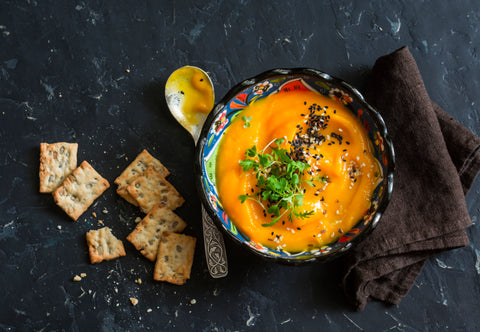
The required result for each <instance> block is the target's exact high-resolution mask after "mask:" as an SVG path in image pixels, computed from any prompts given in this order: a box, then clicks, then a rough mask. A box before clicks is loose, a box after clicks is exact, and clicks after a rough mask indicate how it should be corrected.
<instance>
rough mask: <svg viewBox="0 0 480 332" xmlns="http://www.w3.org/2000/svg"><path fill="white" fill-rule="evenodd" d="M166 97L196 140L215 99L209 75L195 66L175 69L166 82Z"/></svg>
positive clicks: (180, 121)
mask: <svg viewBox="0 0 480 332" xmlns="http://www.w3.org/2000/svg"><path fill="white" fill-rule="evenodd" d="M165 98H166V101H167V105H168V107H169V109H170V112H171V113H172V115H173V116H174V117H175V118H176V119H177V121H178V122H179V123H180V124H181V125H182V126H183V127H184V128H185V129H186V130H188V131H189V132H190V134H191V135H192V136H193V138H194V140H195V142H196V141H197V140H198V136H199V135H200V131H201V128H202V126H203V123H204V122H205V119H206V117H207V115H208V113H210V111H211V110H212V108H213V105H214V101H215V97H214V92H213V84H212V82H211V80H210V78H209V77H208V75H207V74H206V73H205V72H204V71H203V70H201V69H200V68H198V67H193V66H185V67H181V68H179V69H177V70H175V71H174V72H173V73H172V74H171V75H170V77H169V78H168V80H167V83H166V84H165Z"/></svg>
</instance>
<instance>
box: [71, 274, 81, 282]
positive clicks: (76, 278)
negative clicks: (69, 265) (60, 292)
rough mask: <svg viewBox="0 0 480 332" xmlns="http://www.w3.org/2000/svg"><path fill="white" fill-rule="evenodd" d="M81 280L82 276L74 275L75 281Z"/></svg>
mask: <svg viewBox="0 0 480 332" xmlns="http://www.w3.org/2000/svg"><path fill="white" fill-rule="evenodd" d="M80 280H82V277H80V276H79V275H78V274H77V275H76V276H75V277H73V281H80Z"/></svg>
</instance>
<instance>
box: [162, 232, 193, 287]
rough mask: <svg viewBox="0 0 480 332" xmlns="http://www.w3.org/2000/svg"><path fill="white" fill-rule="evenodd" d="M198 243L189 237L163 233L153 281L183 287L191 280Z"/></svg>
mask: <svg viewBox="0 0 480 332" xmlns="http://www.w3.org/2000/svg"><path fill="white" fill-rule="evenodd" d="M196 241H197V239H196V238H194V237H191V236H188V235H184V234H177V233H172V232H163V235H162V239H161V240H160V244H159V246H158V255H157V262H156V263H155V270H154V273H153V279H155V280H158V281H167V282H169V283H172V284H176V285H183V284H184V283H185V282H186V281H187V279H190V271H191V269H192V263H193V254H194V252H195V243H196Z"/></svg>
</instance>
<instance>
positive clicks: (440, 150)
mask: <svg viewBox="0 0 480 332" xmlns="http://www.w3.org/2000/svg"><path fill="white" fill-rule="evenodd" d="M366 99H367V101H368V102H369V103H370V104H371V105H372V106H374V107H375V108H376V109H377V110H378V111H379V112H380V113H381V114H382V117H383V119H384V120H385V122H386V125H387V128H388V132H389V134H390V136H391V138H392V141H393V145H394V149H395V158H396V168H395V175H394V185H393V194H392V199H391V201H390V204H389V206H388V208H387V210H386V211H385V213H384V215H383V217H382V219H381V220H380V222H379V225H378V226H377V228H376V229H375V230H374V231H373V232H372V233H371V234H370V235H369V236H368V237H367V238H366V239H365V240H364V241H362V242H361V243H359V244H358V245H357V246H355V247H354V248H352V249H351V251H349V252H348V253H347V254H346V255H345V256H344V257H343V262H342V263H343V266H344V267H345V271H344V274H343V277H344V279H343V286H344V290H345V293H346V294H347V297H348V298H349V300H351V302H352V303H353V304H354V305H355V307H356V309H358V310H362V309H363V308H364V307H365V305H366V303H367V301H369V300H372V299H375V300H380V301H384V302H387V303H391V304H398V303H399V302H400V301H401V299H402V298H403V297H404V296H405V295H406V294H407V292H408V291H409V290H410V288H411V287H412V286H413V283H414V282H415V279H416V278H417V276H418V274H419V273H420V271H421V269H422V267H423V265H424V263H425V261H426V260H427V259H428V258H429V257H430V256H432V255H434V254H436V253H439V252H442V251H445V250H449V249H453V248H458V247H462V246H466V245H468V243H469V240H468V236H467V234H466V231H465V228H466V227H468V226H470V225H471V220H470V216H469V214H468V211H467V206H466V203H465V194H466V193H467V191H468V190H469V188H470V186H471V184H472V183H473V180H474V179H475V176H476V175H477V173H478V171H479V170H480V153H479V152H478V148H479V146H480V139H479V138H478V137H477V136H475V135H474V134H473V133H472V132H470V131H469V130H468V129H466V128H465V127H463V126H462V125H461V124H459V123H458V122H457V121H455V120H454V119H453V118H452V117H450V116H449V115H448V114H447V113H445V111H443V110H442V109H441V108H440V107H439V106H438V105H436V104H435V103H433V102H432V101H431V100H430V98H429V96H428V94H427V91H426V90H425V86H424V84H423V81H422V77H421V75H420V72H419V70H418V68H417V65H416V63H415V60H414V58H413V56H412V55H411V53H410V51H409V50H408V48H407V47H403V48H401V49H399V50H397V51H395V52H393V53H392V54H389V55H386V56H383V57H380V58H379V59H378V60H377V61H376V63H375V65H374V67H373V69H372V73H371V78H370V84H369V86H368V88H367V93H366Z"/></svg>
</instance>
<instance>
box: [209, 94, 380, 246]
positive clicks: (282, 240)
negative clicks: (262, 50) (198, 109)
mask: <svg viewBox="0 0 480 332" xmlns="http://www.w3.org/2000/svg"><path fill="white" fill-rule="evenodd" d="M279 138H284V142H283V143H281V144H280V145H279V147H281V148H284V149H286V150H287V151H288V155H289V156H290V157H291V159H292V160H297V161H303V162H306V163H308V165H309V166H310V167H309V168H308V169H307V170H305V171H304V172H303V174H301V175H300V177H301V178H302V180H304V181H310V182H311V184H308V183H306V182H302V184H301V194H302V198H303V199H302V200H303V202H302V204H301V206H299V207H298V209H299V210H300V211H303V212H308V213H307V214H308V216H307V217H304V218H297V217H293V218H291V220H290V219H289V218H287V217H286V216H287V214H284V215H283V217H282V218H280V219H279V220H278V221H277V222H275V223H273V224H272V219H274V216H273V215H271V213H266V206H268V205H269V202H262V201H260V202H259V201H255V200H253V199H247V200H245V201H244V202H243V203H242V201H241V200H240V198H239V197H241V196H242V195H252V194H253V193H255V192H256V190H257V188H258V179H257V177H256V174H255V171H254V170H248V171H244V170H243V169H242V167H241V166H240V162H241V161H242V160H245V159H246V154H245V153H246V151H247V150H248V149H250V148H252V147H253V146H255V148H256V150H257V151H262V150H264V151H265V152H266V153H268V151H271V147H275V144H272V141H274V140H275V139H279ZM372 151H373V149H372V147H371V143H370V141H369V139H368V137H367V134H366V131H365V129H364V128H363V126H362V124H361V123H360V122H359V121H358V120H357V118H356V117H355V115H353V114H352V113H351V112H350V111H349V110H348V109H347V108H346V107H345V106H344V105H343V104H342V103H341V102H338V101H336V100H333V99H330V98H328V97H326V96H323V95H321V94H319V93H317V92H310V91H298V92H288V93H276V94H272V95H270V96H268V97H265V98H262V99H260V100H257V101H255V102H253V103H252V104H250V105H249V106H247V107H246V108H245V109H244V110H243V111H241V112H240V113H239V115H238V116H237V117H236V118H235V120H233V122H232V123H231V124H230V126H229V127H228V128H227V130H226V132H225V133H224V135H223V138H222V141H221V143H220V147H219V151H218V155H217V161H216V185H217V190H218V194H219V198H220V201H221V203H222V205H223V208H224V209H225V212H226V213H227V214H228V216H229V218H230V219H231V221H232V222H233V223H234V224H235V226H236V227H237V228H238V229H239V230H240V231H241V232H242V233H244V234H245V235H246V236H248V237H249V238H250V239H251V240H253V241H255V242H257V243H260V244H262V245H264V246H266V247H269V248H272V249H277V250H283V251H287V252H291V253H295V252H301V251H305V250H309V249H312V248H319V247H322V246H324V245H326V244H328V243H330V242H333V241H335V240H336V239H338V238H339V237H341V236H342V234H344V233H347V232H348V231H349V230H350V229H351V228H352V227H353V226H354V225H355V224H356V222H357V221H358V220H359V219H361V218H362V216H363V215H364V214H365V213H366V212H367V210H368V209H369V208H370V204H371V202H370V198H371V196H372V194H373V190H374V188H375V186H376V185H377V184H378V181H380V180H381V173H380V172H381V171H380V168H379V164H378V162H377V160H376V159H375V157H374V156H373V155H372ZM270 203H271V202H270ZM280 215H282V211H280ZM267 225H268V226H267Z"/></svg>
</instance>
